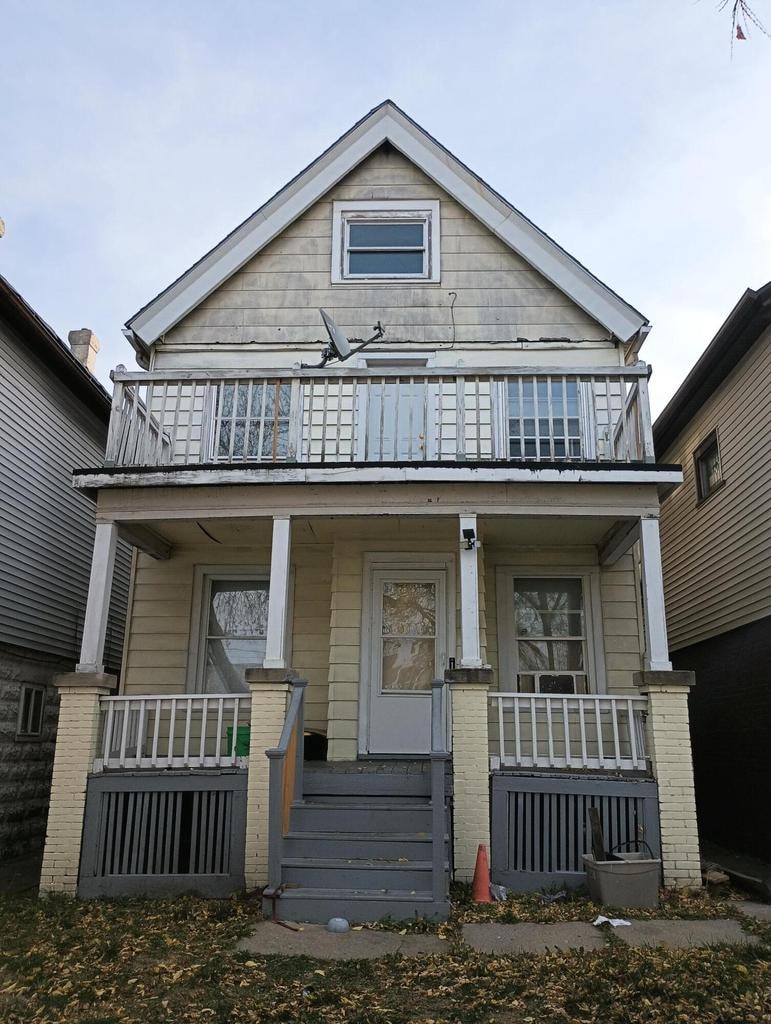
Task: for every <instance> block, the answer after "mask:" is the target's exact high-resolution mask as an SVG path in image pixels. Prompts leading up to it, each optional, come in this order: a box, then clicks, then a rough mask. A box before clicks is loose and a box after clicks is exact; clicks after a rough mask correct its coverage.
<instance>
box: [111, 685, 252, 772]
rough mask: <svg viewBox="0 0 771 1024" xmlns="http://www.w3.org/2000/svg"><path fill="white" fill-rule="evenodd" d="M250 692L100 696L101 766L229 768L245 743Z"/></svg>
mask: <svg viewBox="0 0 771 1024" xmlns="http://www.w3.org/2000/svg"><path fill="white" fill-rule="evenodd" d="M249 708H250V698H249V694H246V693H243V694H240V693H223V694H218V693H211V694H201V693H196V694H192V693H180V694H171V695H169V696H157V695H149V696H133V695H132V696H130V697H126V696H118V697H102V698H101V709H102V724H101V736H100V743H99V747H98V749H99V756H98V757H97V758H96V760H95V761H94V771H95V772H100V771H103V770H104V769H105V768H117V769H127V768H128V769H131V768H234V767H238V766H239V765H241V764H244V763H245V761H246V758H247V756H248V752H247V748H248V743H249V721H250V719H249V714H250V712H249Z"/></svg>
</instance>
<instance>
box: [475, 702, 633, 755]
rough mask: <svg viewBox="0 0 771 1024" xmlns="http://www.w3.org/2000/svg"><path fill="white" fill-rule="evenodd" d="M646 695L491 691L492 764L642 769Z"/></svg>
mask: <svg viewBox="0 0 771 1024" xmlns="http://www.w3.org/2000/svg"><path fill="white" fill-rule="evenodd" d="M646 709H647V700H646V698H645V697H623V696H612V695H608V694H583V695H578V694H575V695H573V694H569V695H564V696H563V695H546V694H530V693H491V694H490V711H491V715H490V723H489V725H490V766H491V768H493V769H498V768H595V769H597V768H601V769H609V770H613V771H644V770H645V769H646V768H647V758H646V752H645V729H644V715H645V712H646Z"/></svg>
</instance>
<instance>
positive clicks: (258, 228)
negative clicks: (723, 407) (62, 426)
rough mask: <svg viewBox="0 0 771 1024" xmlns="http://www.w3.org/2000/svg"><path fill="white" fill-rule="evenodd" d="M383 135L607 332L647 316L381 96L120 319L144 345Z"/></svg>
mask: <svg viewBox="0 0 771 1024" xmlns="http://www.w3.org/2000/svg"><path fill="white" fill-rule="evenodd" d="M385 142H390V143H391V145H393V146H394V147H395V148H396V149H398V150H399V151H400V152H401V153H403V154H404V156H406V157H407V158H408V159H410V160H412V161H413V162H414V163H415V164H416V165H417V166H419V167H420V168H421V169H422V170H423V171H424V172H425V173H426V174H427V175H428V176H429V177H430V178H432V180H434V181H435V182H436V183H437V184H438V185H439V186H440V187H442V188H444V189H445V191H447V192H448V193H449V194H451V195H452V196H453V197H454V198H455V199H456V200H457V201H458V202H459V203H460V204H461V205H462V206H463V207H464V208H465V209H467V210H468V211H469V212H470V213H471V214H472V215H473V216H475V217H477V218H478V219H479V220H480V221H481V222H482V223H484V224H485V225H486V226H487V227H488V228H489V229H490V230H491V231H493V232H494V233H495V234H496V235H497V236H498V237H499V238H500V239H501V240H502V241H503V242H505V243H506V244H507V245H509V246H510V247H511V248H512V249H514V251H516V252H518V253H519V254H520V255H521V256H522V257H523V258H524V259H525V260H527V261H528V262H529V263H531V265H533V266H534V267H535V268H536V269H537V270H538V271H539V272H540V273H542V274H543V275H544V277H546V278H547V279H548V280H550V281H551V282H552V283H553V284H554V285H555V287H558V288H560V289H561V290H562V291H563V292H564V293H565V294H566V295H568V296H569V297H570V298H571V299H572V300H573V301H574V302H575V303H576V304H577V305H578V306H580V307H581V308H582V309H583V310H584V311H585V312H586V313H588V314H589V315H590V316H591V317H593V318H594V319H595V320H597V322H598V323H600V324H602V326H604V327H605V328H606V329H607V330H608V331H609V333H610V334H612V335H613V336H614V337H616V338H618V339H619V340H621V341H622V342H629V341H630V340H631V339H633V338H634V337H635V335H637V334H638V332H639V331H640V330H641V328H643V327H645V326H646V325H647V324H648V321H647V319H646V318H645V317H644V316H643V315H642V313H640V312H639V311H638V310H636V309H634V307H632V306H630V305H629V304H628V303H627V302H625V301H624V300H623V299H622V298H621V297H620V296H618V295H616V293H615V292H613V291H612V290H611V289H610V288H608V286H607V285H605V284H604V283H603V282H601V281H600V280H599V279H598V278H596V277H595V276H594V275H593V274H591V273H590V271H588V270H587V269H586V268H585V267H584V266H582V264H581V263H579V262H578V261H577V260H576V259H574V258H573V257H572V256H570V255H569V253H567V252H566V251H565V250H564V249H562V248H561V247H560V246H559V245H558V244H557V243H556V242H555V241H554V240H553V239H552V238H550V237H549V236H548V235H547V234H545V232H543V231H541V229H540V228H538V227H536V225H535V224H533V223H532V221H530V220H528V218H527V217H525V216H524V215H523V214H522V213H520V212H519V211H518V210H517V209H515V208H514V207H513V206H511V204H510V203H508V202H507V201H506V200H505V199H503V197H502V196H500V195H499V194H498V193H497V192H495V191H494V190H493V189H492V188H490V186H489V185H487V183H486V182H484V181H483V180H482V179H481V178H480V177H479V176H478V175H476V174H474V173H473V171H471V170H470V169H469V168H468V167H466V165H465V164H463V163H462V162H461V161H460V160H458V158H457V157H455V156H454V155H453V154H452V153H450V152H449V150H447V149H445V147H444V146H442V145H441V144H440V143H439V142H437V141H436V140H435V139H433V138H432V137H431V136H430V135H429V134H428V133H427V132H426V131H425V130H424V129H423V128H421V127H420V126H419V125H418V124H417V123H416V122H414V121H413V120H412V119H411V118H410V117H408V115H407V114H405V113H404V111H402V110H401V109H400V108H399V107H397V106H396V104H394V103H393V102H391V101H389V100H387V101H385V102H384V103H382V104H380V105H379V106H378V107H376V108H375V109H374V110H373V111H371V112H370V113H369V114H368V115H367V116H366V117H364V118H363V119H362V120H361V121H359V122H358V123H357V124H356V125H354V126H353V128H351V129H350V130H349V131H348V132H346V134H345V135H343V136H342V137H341V138H340V139H339V140H338V141H337V142H335V143H334V144H333V145H332V146H330V147H329V149H327V150H326V151H325V152H324V153H322V154H321V156H320V157H318V158H317V159H316V160H315V161H314V162H313V163H312V164H310V165H309V167H307V168H306V169H305V170H304V171H302V172H301V173H300V174H299V175H297V177H295V178H293V179H292V181H290V182H289V183H288V184H287V185H286V186H284V188H282V189H281V190H280V191H279V192H277V193H276V194H275V195H274V196H273V197H272V198H271V199H269V200H268V201H267V203H265V204H264V205H263V206H262V207H260V208H259V209H258V210H257V211H256V212H255V213H253V214H252V215H251V216H250V217H249V218H247V220H245V221H244V222H243V223H242V224H240V225H239V226H238V227H237V228H236V229H235V230H234V231H233V232H231V233H230V234H229V235H228V236H227V237H226V238H225V239H223V240H222V242H220V243H218V245H216V246H215V247H214V248H213V249H211V250H210V251H209V252H208V253H207V254H206V255H205V256H203V257H202V258H201V259H200V260H199V261H198V262H197V263H196V264H194V265H193V266H192V267H191V268H190V269H189V270H188V271H186V272H185V273H184V274H183V275H182V276H181V277H179V278H178V279H177V280H176V281H175V282H174V283H173V284H171V285H170V286H169V287H168V288H167V289H165V290H164V291H163V292H161V293H160V295H158V296H157V297H156V298H155V299H153V300H152V301H151V302H150V303H148V305H146V306H145V307H143V308H142V309H141V310H140V311H139V312H138V313H136V314H134V316H133V317H131V319H129V320H128V322H127V324H126V327H127V328H128V329H129V330H130V331H131V332H133V334H134V336H135V337H136V338H137V339H138V340H139V341H140V342H142V343H143V344H144V345H145V346H151V345H152V344H153V343H154V342H155V341H157V339H158V338H159V337H160V336H161V335H163V334H165V333H166V332H167V331H168V330H170V329H171V328H172V327H173V326H174V325H175V324H177V323H179V321H180V320H181V319H182V318H183V317H184V316H186V315H187V314H188V313H189V312H190V311H191V310H192V309H194V308H195V307H196V306H197V305H198V304H199V303H200V302H202V301H203V300H204V299H205V298H206V297H207V296H208V295H210V294H211V293H212V292H213V291H214V290H215V289H216V288H217V287H218V286H219V285H220V284H222V283H223V281H225V280H227V279H228V278H229V277H231V276H232V275H233V274H234V273H236V272H237V271H238V270H239V269H240V268H241V267H242V266H244V264H245V263H247V262H248V260H250V259H252V258H253V256H254V255H256V253H258V252H259V251H260V250H261V249H262V248H263V247H264V246H265V245H267V244H268V243H269V242H270V241H271V240H272V239H273V238H275V237H276V236H277V235H278V234H280V233H281V231H283V230H284V229H285V228H286V227H287V226H288V225H289V224H291V223H292V222H293V221H294V220H296V219H297V217H299V216H301V215H302V214H303V213H304V212H305V211H306V210H307V209H309V208H310V207H311V206H312V205H313V204H314V203H315V202H317V201H318V200H319V199H320V198H321V197H322V196H323V195H324V194H325V193H326V192H327V191H329V189H330V188H333V187H334V185H336V184H337V183H338V182H339V181H340V180H341V179H342V178H343V177H345V176H346V175H347V174H348V173H350V171H351V170H352V169H353V168H354V167H356V166H357V165H358V164H360V163H361V162H362V161H363V160H365V159H366V158H367V157H368V156H369V155H370V154H371V153H372V152H374V150H375V149H377V148H378V147H379V146H381V145H383V143H385ZM132 344H133V342H132Z"/></svg>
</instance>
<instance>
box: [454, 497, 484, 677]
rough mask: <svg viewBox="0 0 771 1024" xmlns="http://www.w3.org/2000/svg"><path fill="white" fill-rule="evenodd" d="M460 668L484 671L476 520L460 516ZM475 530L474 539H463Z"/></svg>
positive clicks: (471, 517)
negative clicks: (470, 541)
mask: <svg viewBox="0 0 771 1024" xmlns="http://www.w3.org/2000/svg"><path fill="white" fill-rule="evenodd" d="M459 523H460V650H461V657H460V667H461V668H481V667H482V646H481V642H480V636H479V558H478V555H477V544H478V543H479V541H478V540H477V537H476V532H477V517H476V516H460V517H459ZM464 530H473V532H474V540H473V542H472V547H471V548H469V541H468V540H467V538H466V537H464V536H463V531H464Z"/></svg>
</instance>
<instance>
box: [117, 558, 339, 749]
mask: <svg viewBox="0 0 771 1024" xmlns="http://www.w3.org/2000/svg"><path fill="white" fill-rule="evenodd" d="M269 563H270V550H269V549H268V548H228V547H224V546H221V545H214V544H212V545H201V546H200V547H196V548H193V549H190V548H188V549H178V550H176V551H175V552H174V554H173V556H172V557H171V558H170V559H169V560H168V561H166V562H156V561H155V560H153V559H152V558H150V557H149V556H147V555H143V554H140V555H139V556H138V558H137V563H136V571H135V587H134V595H133V603H132V610H131V616H130V619H129V623H128V629H127V635H126V664H125V670H124V675H123V689H124V690H125V692H127V693H181V692H184V690H185V688H186V685H187V673H188V658H189V649H190V639H189V638H190V629H191V622H192V617H193V588H194V576H195V567H196V566H197V565H233V566H244V565H255V566H260V567H264V566H267V565H269ZM292 565H293V569H294V611H293V615H292V625H291V629H292V636H291V642H292V665H293V667H294V668H295V670H296V671H297V672H298V673H299V674H300V675H301V676H302V677H303V678H306V679H307V680H308V690H307V694H306V700H307V706H306V722H307V725H308V727H309V728H311V729H319V730H321V731H324V732H325V731H326V724H327V675H328V665H329V617H330V586H329V579H330V572H331V547H330V546H329V545H317V546H310V545H297V546H295V548H294V549H293V553H292Z"/></svg>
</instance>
